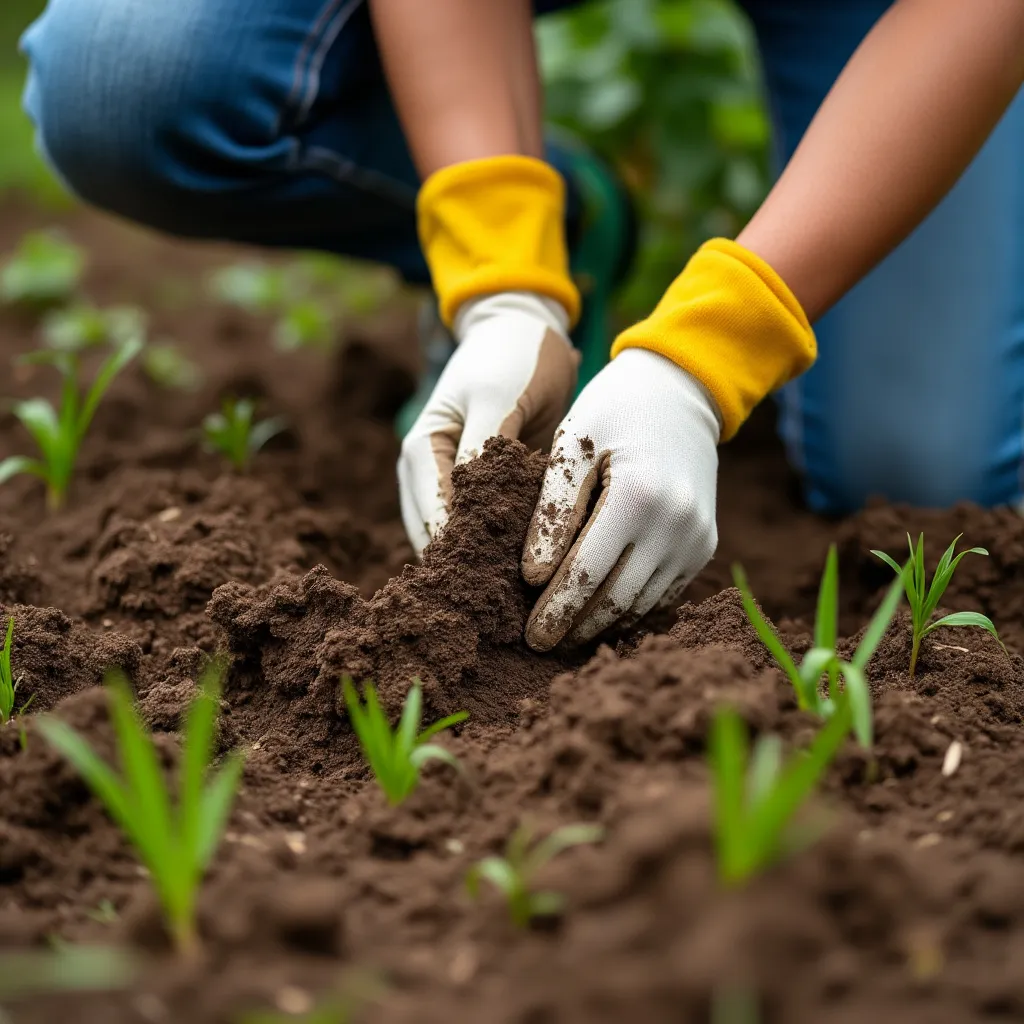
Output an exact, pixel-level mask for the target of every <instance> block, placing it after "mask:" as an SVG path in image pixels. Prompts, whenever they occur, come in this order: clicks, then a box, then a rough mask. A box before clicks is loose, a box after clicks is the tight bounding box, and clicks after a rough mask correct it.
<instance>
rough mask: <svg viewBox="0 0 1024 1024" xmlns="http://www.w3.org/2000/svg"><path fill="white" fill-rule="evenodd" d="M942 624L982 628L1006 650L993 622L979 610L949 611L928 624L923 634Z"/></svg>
mask: <svg viewBox="0 0 1024 1024" xmlns="http://www.w3.org/2000/svg"><path fill="white" fill-rule="evenodd" d="M942 626H976V627H977V628H978V629H984V630H985V631H986V632H988V633H991V634H992V636H994V637H995V638H996V640H999V646H1000V647H1002V648H1003V650H1004V651H1005V650H1006V646H1005V645H1004V644H1003V641H1002V640H1000V639H999V633H998V632H996V627H995V623H994V622H993V621H992V620H991V619H990V618H989V617H988V616H987V615H982V614H981V612H951V613H950V614H949V615H943V616H942V618H941V619H939V620H938V621H937V622H933V623H931V624H930V625H929V626H928V628H927V629H926V630H925V631H924V635H925V636H927V635H928V634H929V633H932V632H934V631H935V630H936V629H939V628H940V627H942Z"/></svg>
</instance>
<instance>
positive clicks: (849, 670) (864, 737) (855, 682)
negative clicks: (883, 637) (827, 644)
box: [842, 662, 874, 750]
mask: <svg viewBox="0 0 1024 1024" xmlns="http://www.w3.org/2000/svg"><path fill="white" fill-rule="evenodd" d="M842 672H843V679H844V680H845V682H846V700H847V702H848V703H849V705H850V716H851V718H852V720H853V732H854V735H855V736H856V737H857V741H858V742H859V743H860V745H861V746H862V747H863V748H864V749H865V750H870V749H871V745H872V744H873V743H874V733H873V730H872V724H871V688H870V686H868V680H867V676H865V675H864V671H863V669H861V668H860V667H859V666H857V665H853V664H851V663H849V662H846V663H844V664H843V665H842Z"/></svg>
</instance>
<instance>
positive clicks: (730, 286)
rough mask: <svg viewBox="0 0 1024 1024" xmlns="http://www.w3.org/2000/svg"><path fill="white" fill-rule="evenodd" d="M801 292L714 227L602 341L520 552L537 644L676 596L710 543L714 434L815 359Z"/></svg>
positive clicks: (728, 428)
mask: <svg viewBox="0 0 1024 1024" xmlns="http://www.w3.org/2000/svg"><path fill="white" fill-rule="evenodd" d="M815 354H816V347H815V341H814V334H813V332H812V330H811V327H810V325H809V324H808V322H807V318H806V316H805V315H804V313H803V310H802V309H801V308H800V304H799V303H798V302H797V300H796V298H795V297H794V296H793V294H792V293H791V292H790V291H789V289H788V288H787V287H786V285H785V284H784V283H783V282H782V280H781V278H779V277H778V275H777V274H776V273H775V272H774V271H773V270H772V269H771V268H770V267H769V266H768V265H767V264H766V263H765V262H764V261H763V260H761V259H760V258H759V257H757V256H755V255H754V254H753V253H750V252H748V251H747V250H746V249H744V248H743V247H742V246H739V245H737V244H736V243H735V242H729V241H726V240H724V239H715V240H713V241H711V242H708V243H706V244H705V245H704V246H703V247H702V248H701V249H700V250H698V252H697V253H696V254H695V255H694V256H693V258H692V259H691V260H690V262H689V263H688V264H687V266H686V269H685V270H684V271H683V273H682V274H681V275H680V276H679V277H678V278H677V279H676V280H675V282H673V284H672V285H671V286H670V287H669V289H668V291H667V292H666V293H665V296H664V298H663V299H662V300H661V302H660V303H659V304H658V306H657V308H656V309H655V310H654V312H653V313H652V314H651V316H650V317H648V319H647V320H644V321H642V322H641V323H639V324H636V325H635V326H633V327H631V328H629V329H628V330H627V331H625V332H624V333H623V334H622V335H620V336H619V338H618V339H617V341H616V342H615V345H614V346H613V347H612V357H613V359H612V362H611V363H609V364H608V366H606V367H605V368H604V369H603V370H602V371H601V372H600V373H599V374H598V375H597V376H596V377H595V378H594V379H593V380H592V381H591V382H590V384H588V385H587V387H586V388H585V389H584V391H583V393H582V394H581V395H580V396H579V398H578V399H577V400H576V402H575V403H574V405H573V407H572V409H571V410H570V411H569V414H568V416H567V417H566V418H565V420H564V421H563V423H562V425H561V427H560V428H559V429H558V431H557V432H556V434H555V442H554V448H553V451H552V456H551V463H550V465H549V467H548V470H547V472H546V474H545V477H544V483H543V487H542V490H541V495H540V500H539V501H538V503H537V507H536V510H535V512H534V515H533V520H532V522H531V524H530V528H529V532H528V534H527V538H526V544H525V547H524V549H523V562H522V570H523V576H524V578H525V579H526V581H527V582H528V583H531V584H533V585H535V586H545V585H546V587H545V590H544V592H543V594H542V595H541V597H540V599H539V600H538V601H537V604H536V605H535V607H534V609H533V612H532V613H531V615H530V619H529V621H528V622H527V626H526V640H527V643H529V644H530V646H531V647H533V648H534V649H535V650H539V651H546V650H550V649H551V648H552V647H554V646H555V644H557V643H558V642H559V641H561V640H563V639H567V640H568V641H569V642H570V643H583V642H585V641H587V640H590V639H591V638H593V637H594V636H596V635H597V634H598V633H600V632H601V631H603V630H604V629H607V628H608V627H609V626H611V625H612V624H614V623H616V622H621V623H622V624H624V625H628V624H631V623H633V622H635V621H636V620H638V619H639V618H640V617H641V616H643V615H645V614H646V613H647V612H648V611H650V610H651V609H652V608H653V607H654V606H655V605H656V604H658V603H659V602H662V601H664V602H666V603H667V602H674V601H676V600H677V599H678V597H679V595H680V594H681V593H682V591H683V589H684V588H685V587H686V585H687V584H688V583H689V582H690V581H691V580H692V579H693V577H694V576H696V574H697V573H698V572H699V571H700V570H701V569H702V568H703V567H704V566H705V565H706V564H707V562H708V561H709V560H710V558H711V556H712V554H714V551H715V546H716V544H717V531H716V527H715V489H716V481H715V478H716V473H717V466H718V457H717V447H716V446H717V444H718V442H719V440H728V439H729V438H730V437H732V436H733V434H735V432H736V431H737V430H738V429H739V426H740V424H741V423H742V422H743V420H744V419H746V417H747V416H748V415H749V413H750V410H751V409H752V408H753V407H754V405H755V404H756V403H757V402H759V401H760V400H761V399H762V398H764V396H765V395H766V394H767V393H768V392H769V391H771V390H774V389H775V388H777V387H780V386H781V385H782V384H784V383H785V382H786V381H788V380H790V379H791V378H792V377H794V376H796V375H797V374H799V373H801V372H803V371H804V370H805V369H807V367H808V366H810V365H811V363H812V362H813V361H814V357H815Z"/></svg>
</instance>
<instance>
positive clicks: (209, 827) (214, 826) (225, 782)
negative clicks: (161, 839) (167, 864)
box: [193, 750, 245, 872]
mask: <svg viewBox="0 0 1024 1024" xmlns="http://www.w3.org/2000/svg"><path fill="white" fill-rule="evenodd" d="M244 767H245V755H244V754H243V753H242V752H241V751H238V750H236V751H233V752H232V753H230V754H228V755H227V757H225V758H224V763H223V764H222V765H221V768H220V771H218V772H217V773H215V774H214V776H213V780H212V781H211V782H210V783H209V784H208V785H207V787H206V789H205V791H204V792H203V795H202V801H201V805H200V814H199V825H198V828H197V829H196V834H197V837H198V838H197V840H196V845H195V852H194V856H193V863H194V864H195V867H196V870H197V871H199V872H203V871H205V870H206V868H207V867H208V866H209V863H210V861H211V860H212V858H213V855H214V853H215V852H216V850H217V846H218V845H219V843H220V840H221V836H222V835H223V834H224V827H225V826H226V825H227V821H228V817H229V815H230V814H231V806H232V804H233V803H234V800H235V795H236V794H237V793H238V787H239V784H240V782H241V779H242V769H243V768H244Z"/></svg>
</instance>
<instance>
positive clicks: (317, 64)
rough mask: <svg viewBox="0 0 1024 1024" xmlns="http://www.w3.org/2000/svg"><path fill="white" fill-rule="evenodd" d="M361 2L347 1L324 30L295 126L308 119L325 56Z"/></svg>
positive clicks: (313, 57) (308, 72)
mask: <svg viewBox="0 0 1024 1024" xmlns="http://www.w3.org/2000/svg"><path fill="white" fill-rule="evenodd" d="M362 2H363V0H348V3H346V4H344V5H343V6H342V7H341V8H339V9H338V11H337V12H336V13H335V14H334V15H333V17H332V18H331V20H330V22H329V23H328V25H327V26H326V28H325V29H324V32H323V35H322V36H321V39H320V42H319V44H318V45H317V48H316V50H314V51H313V54H312V56H311V57H310V59H309V66H308V68H307V70H306V88H305V89H304V90H303V92H304V94H305V95H304V96H303V99H302V102H301V103H300V104H299V108H298V111H297V112H296V114H295V118H294V122H293V123H294V124H295V125H296V126H297V125H301V124H302V123H303V122H304V121H305V120H306V118H307V117H309V112H310V110H311V109H312V107H313V103H314V102H315V101H316V97H317V94H318V93H319V92H320V73H321V71H322V70H323V66H324V61H325V60H326V59H327V54H328V52H329V51H330V49H331V47H332V46H333V45H334V43H335V42H336V41H337V38H338V36H339V35H340V34H341V31H342V29H343V28H344V27H345V26H346V25H347V24H348V22H349V19H351V17H352V15H353V14H355V12H356V11H357V10H358V9H359V7H360V6H361V4H362Z"/></svg>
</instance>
